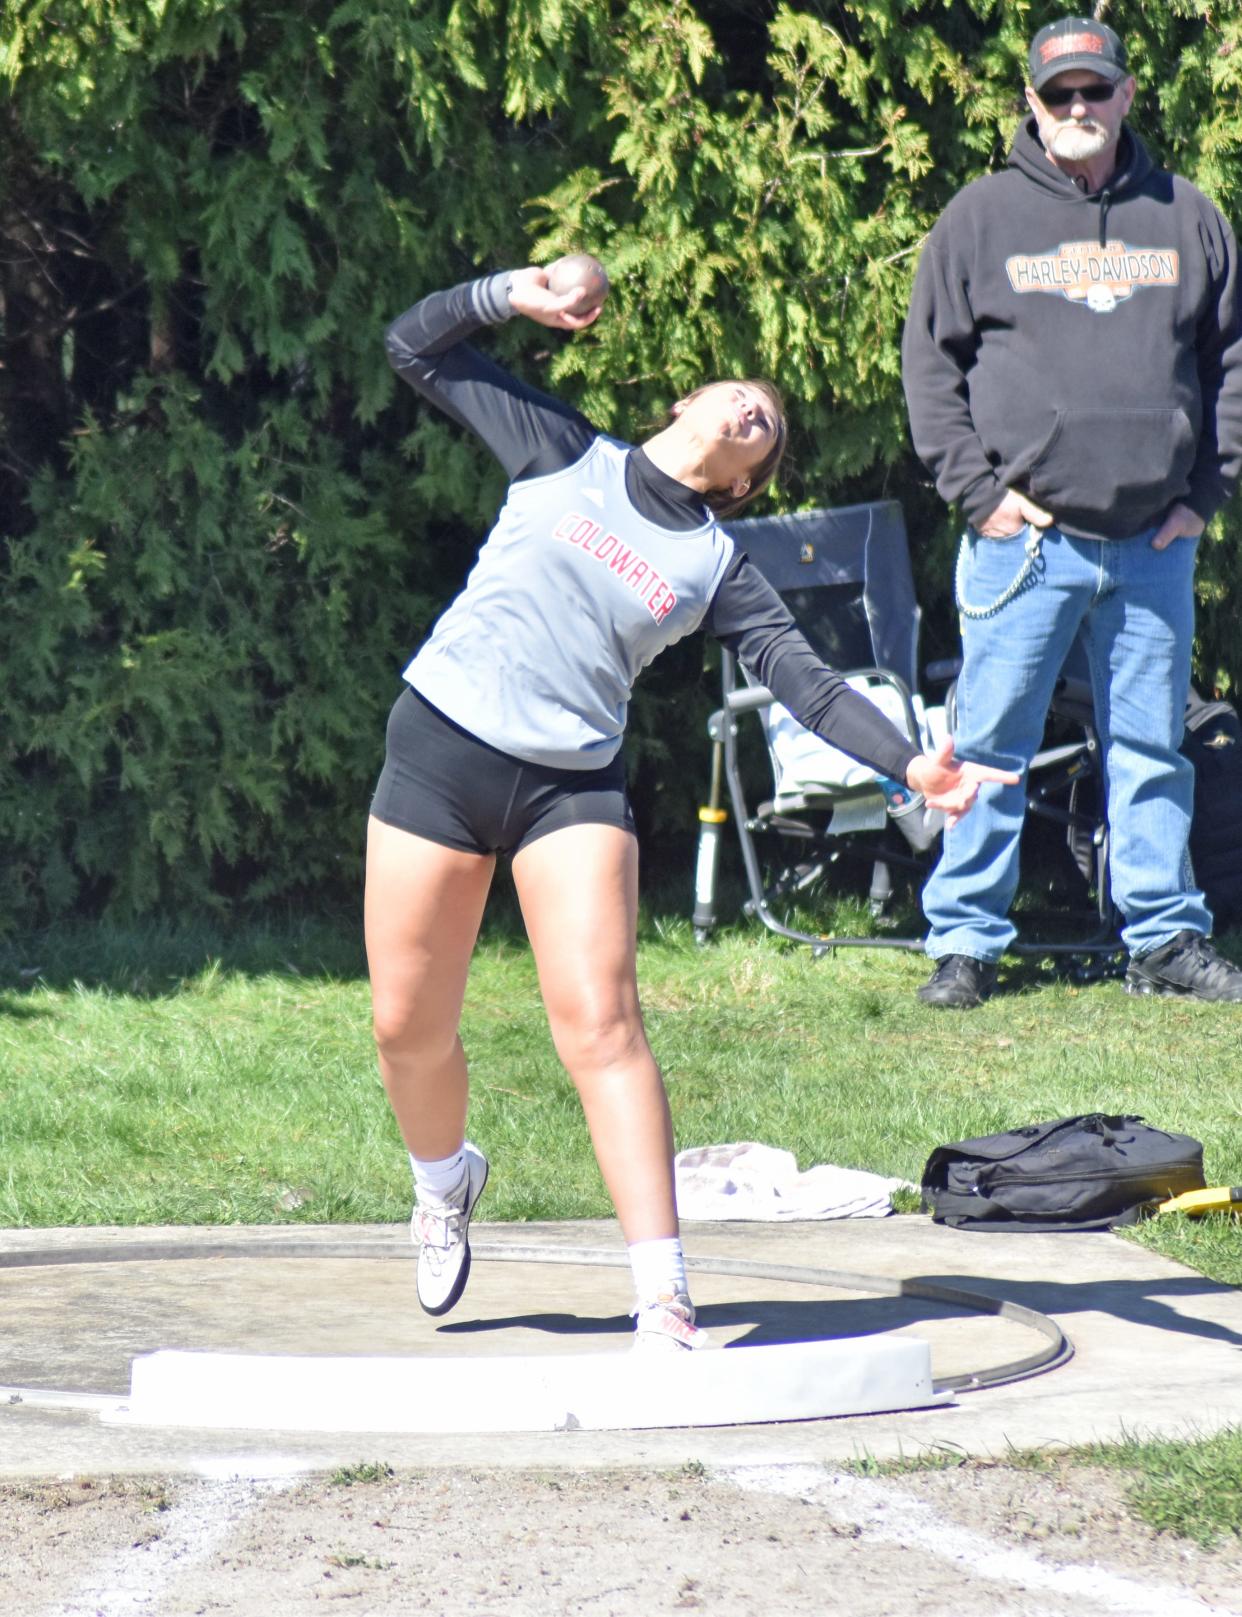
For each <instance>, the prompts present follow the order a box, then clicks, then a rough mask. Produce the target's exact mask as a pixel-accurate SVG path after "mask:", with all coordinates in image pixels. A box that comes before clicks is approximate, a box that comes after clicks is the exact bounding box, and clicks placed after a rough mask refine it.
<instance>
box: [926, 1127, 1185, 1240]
mask: <svg viewBox="0 0 1242 1617" xmlns="http://www.w3.org/2000/svg"><path fill="white" fill-rule="evenodd" d="M1203 1187H1204V1179H1203V1146H1202V1145H1201V1144H1200V1142H1199V1141H1198V1140H1192V1139H1191V1138H1190V1136H1189V1135H1186V1134H1167V1133H1166V1132H1165V1131H1164V1130H1163V1129H1153V1128H1148V1126H1147V1124H1146V1123H1144V1122H1143V1119H1142V1118H1141V1117H1108V1116H1106V1115H1105V1114H1104V1113H1102V1112H1089V1113H1087V1114H1085V1115H1084V1116H1082V1117H1061V1118H1057V1119H1056V1120H1055V1121H1054V1122H1052V1123H1032V1124H1031V1125H1030V1126H1029V1127H1027V1128H1020V1129H1010V1130H1009V1131H1008V1132H1007V1133H1005V1134H988V1135H985V1136H984V1137H983V1138H982V1139H978V1140H960V1141H959V1142H958V1143H957V1144H956V1145H940V1146H937V1147H936V1149H935V1150H934V1151H933V1152H932V1154H931V1156H930V1157H928V1159H927V1165H926V1167H925V1168H924V1169H923V1186H922V1189H923V1211H924V1212H925V1213H926V1212H930V1213H931V1215H932V1217H933V1219H934V1220H935V1221H936V1223H937V1224H949V1225H952V1226H953V1227H954V1228H955V1229H963V1230H1011V1231H1020V1230H1030V1231H1034V1230H1044V1231H1051V1230H1105V1229H1111V1228H1112V1227H1113V1226H1114V1225H1117V1224H1134V1223H1136V1222H1137V1220H1138V1216H1139V1213H1140V1212H1141V1211H1142V1210H1143V1208H1145V1207H1150V1206H1152V1205H1154V1204H1155V1203H1157V1202H1162V1201H1166V1200H1168V1198H1169V1197H1171V1196H1179V1195H1180V1194H1181V1193H1182V1191H1184V1190H1201V1189H1202V1188H1203Z"/></svg>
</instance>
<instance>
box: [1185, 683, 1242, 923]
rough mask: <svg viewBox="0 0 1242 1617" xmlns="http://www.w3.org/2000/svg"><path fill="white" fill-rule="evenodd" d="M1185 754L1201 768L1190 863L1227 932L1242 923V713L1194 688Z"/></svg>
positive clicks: (1197, 777)
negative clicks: (1240, 720)
mask: <svg viewBox="0 0 1242 1617" xmlns="http://www.w3.org/2000/svg"><path fill="white" fill-rule="evenodd" d="M1181 752H1182V756H1183V758H1188V759H1189V760H1190V762H1191V763H1192V764H1193V765H1194V770H1195V809H1194V818H1193V819H1192V821H1191V822H1190V862H1191V864H1192V865H1193V866H1194V869H1195V880H1196V882H1197V883H1198V884H1199V886H1200V887H1201V888H1202V889H1203V896H1204V898H1206V899H1207V906H1208V909H1210V910H1211V912H1212V918H1213V920H1214V921H1215V922H1216V928H1217V930H1218V931H1221V932H1223V931H1224V930H1225V928H1226V927H1228V926H1231V925H1233V924H1235V923H1236V922H1238V921H1239V920H1242V723H1240V722H1239V720H1238V715H1237V712H1236V710H1235V709H1234V708H1233V707H1231V706H1230V704H1229V703H1228V702H1212V701H1209V700H1208V699H1207V697H1205V696H1200V695H1199V693H1198V691H1196V690H1193V689H1192V691H1191V693H1190V700H1189V701H1188V702H1187V703H1186V734H1185V737H1184V738H1183V741H1182V747H1181Z"/></svg>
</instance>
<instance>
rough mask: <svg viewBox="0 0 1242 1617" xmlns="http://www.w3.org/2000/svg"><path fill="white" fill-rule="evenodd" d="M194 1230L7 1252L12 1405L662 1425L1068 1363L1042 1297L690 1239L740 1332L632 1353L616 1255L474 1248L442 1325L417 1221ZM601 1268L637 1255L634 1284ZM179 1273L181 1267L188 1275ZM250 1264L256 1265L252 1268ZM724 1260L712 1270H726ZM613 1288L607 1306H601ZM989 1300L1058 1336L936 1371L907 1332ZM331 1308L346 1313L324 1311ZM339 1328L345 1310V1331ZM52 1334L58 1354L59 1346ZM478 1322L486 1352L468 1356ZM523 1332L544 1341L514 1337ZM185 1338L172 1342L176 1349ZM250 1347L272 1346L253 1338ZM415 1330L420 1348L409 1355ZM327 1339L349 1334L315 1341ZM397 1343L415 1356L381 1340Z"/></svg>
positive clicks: (720, 1313)
mask: <svg viewBox="0 0 1242 1617" xmlns="http://www.w3.org/2000/svg"><path fill="white" fill-rule="evenodd" d="M63 1233H65V1234H67V1233H68V1232H63ZM179 1233H180V1234H184V1232H172V1231H168V1232H161V1235H160V1238H159V1239H150V1240H145V1241H142V1240H140V1241H133V1240H130V1241H126V1240H118V1239H115V1238H114V1239H112V1240H111V1241H110V1242H107V1243H102V1242H101V1241H99V1240H98V1239H96V1240H90V1241H84V1242H82V1243H81V1244H62V1245H60V1246H58V1247H56V1248H54V1249H53V1248H51V1247H41V1248H40V1247H35V1248H34V1249H31V1250H25V1251H23V1250H17V1249H14V1250H9V1251H7V1252H0V1296H2V1297H3V1301H4V1305H5V1315H6V1336H7V1341H6V1355H5V1356H6V1359H7V1361H8V1367H9V1368H8V1373H6V1374H5V1376H4V1379H5V1381H6V1382H9V1383H10V1385H8V1386H6V1387H3V1388H0V1399H7V1400H9V1401H14V1402H16V1401H20V1402H22V1403H27V1404H33V1405H35V1406H38V1405H40V1404H42V1405H45V1406H49V1407H50V1406H56V1407H70V1408H77V1409H79V1410H82V1409H86V1410H91V1411H93V1412H94V1413H96V1414H98V1415H99V1416H100V1417H101V1418H102V1419H104V1420H105V1421H107V1422H110V1423H133V1424H139V1425H152V1426H177V1427H184V1428H198V1427H220V1428H230V1429H251V1430H276V1429H280V1430H288V1431H319V1432H347V1431H371V1432H452V1431H474V1432H480V1431H553V1430H615V1429H619V1428H634V1429H642V1428H647V1429H650V1428H651V1427H659V1426H693V1425H704V1426H708V1425H734V1424H748V1423H766V1422H769V1421H783V1420H805V1419H819V1418H824V1417H826V1416H833V1415H849V1414H864V1413H879V1412H882V1411H892V1410H897V1409H913V1408H926V1407H929V1406H932V1405H935V1404H939V1403H942V1402H944V1401H945V1400H946V1399H948V1398H950V1397H951V1396H952V1395H953V1394H955V1393H959V1392H963V1391H968V1390H974V1389H978V1388H982V1387H988V1386H999V1385H1003V1384H1004V1383H1006V1382H1010V1381H1014V1380H1018V1379H1021V1378H1024V1377H1027V1376H1031V1375H1036V1374H1039V1373H1042V1372H1044V1371H1047V1370H1051V1369H1054V1368H1056V1367H1057V1366H1058V1365H1060V1364H1064V1363H1065V1362H1066V1361H1067V1360H1068V1358H1069V1357H1070V1356H1071V1353H1072V1348H1071V1347H1070V1345H1069V1343H1068V1341H1067V1340H1066V1338H1065V1337H1064V1335H1063V1333H1062V1332H1061V1330H1060V1328H1059V1327H1058V1326H1057V1325H1056V1324H1055V1323H1054V1322H1053V1321H1052V1320H1050V1319H1049V1318H1048V1317H1047V1316H1046V1315H1043V1314H1039V1313H1037V1312H1036V1311H1035V1310H1033V1309H1028V1308H1024V1307H1021V1306H1020V1305H1017V1304H1013V1303H1008V1302H1004V1301H1000V1300H997V1299H994V1298H991V1297H988V1296H986V1295H983V1294H980V1293H977V1292H972V1291H968V1290H963V1289H959V1288H956V1287H949V1286H942V1285H939V1284H933V1283H930V1282H925V1281H910V1280H892V1279H886V1278H882V1277H875V1276H868V1275H859V1274H854V1273H850V1272H847V1271H842V1270H836V1269H824V1268H803V1267H794V1266H790V1265H784V1264H767V1263H754V1262H749V1261H742V1260H735V1259H728V1258H719V1257H715V1258H712V1257H696V1258H691V1259H690V1260H689V1263H688V1266H689V1268H690V1269H691V1270H692V1272H693V1273H694V1274H695V1275H696V1288H695V1289H696V1300H699V1302H700V1317H701V1319H702V1320H703V1322H704V1323H705V1324H706V1325H707V1326H708V1328H709V1330H711V1331H712V1334H713V1336H718V1337H719V1338H720V1339H721V1340H725V1339H726V1338H728V1337H729V1336H730V1333H735V1334H734V1336H733V1340H731V1341H729V1343H728V1345H729V1349H730V1350H729V1351H727V1352H723V1353H717V1352H706V1353H695V1354H673V1355H665V1354H660V1355H658V1356H655V1355H646V1354H637V1353H632V1352H630V1351H629V1342H630V1332H631V1329H632V1327H631V1323H630V1321H629V1319H628V1317H627V1316H626V1314H625V1307H626V1306H627V1301H626V1293H627V1287H628V1261H627V1259H626V1257H625V1254H624V1253H623V1252H617V1251H614V1250H599V1249H594V1248H587V1247H566V1246H557V1245H534V1244H515V1243H513V1242H504V1243H491V1242H487V1241H478V1242H474V1243H472V1247H473V1254H474V1259H475V1261H476V1262H477V1263H478V1264H480V1265H481V1266H482V1268H481V1272H480V1273H479V1274H478V1275H477V1276H476V1277H475V1278H474V1279H472V1283H471V1292H470V1293H469V1294H468V1298H469V1300H468V1302H466V1303H464V1304H463V1305H462V1307H461V1308H459V1310H458V1311H457V1313H456V1314H455V1315H454V1317H453V1318H452V1319H451V1320H447V1321H440V1320H437V1321H429V1320H427V1318H426V1316H422V1315H421V1314H419V1313H418V1311H417V1309H416V1307H414V1309H413V1313H412V1315H411V1314H410V1312H409V1309H410V1306H411V1304H412V1298H411V1297H410V1293H411V1292H412V1286H411V1285H410V1283H409V1277H408V1273H407V1274H406V1275H399V1273H398V1272H397V1271H394V1270H393V1269H392V1268H391V1265H392V1263H393V1262H394V1260H396V1261H397V1262H401V1263H404V1264H405V1266H406V1268H407V1270H408V1265H409V1261H410V1247H409V1245H408V1242H407V1241H406V1240H405V1238H404V1232H403V1231H402V1232H401V1238H400V1240H397V1239H392V1238H391V1237H389V1239H387V1240H385V1241H383V1242H382V1243H381V1242H378V1241H350V1240H338V1239H330V1238H329V1239H322V1238H321V1239H319V1240H314V1241H299V1240H298V1239H296V1238H287V1237H285V1236H284V1235H283V1233H282V1234H281V1236H279V1237H269V1238H264V1236H262V1235H259V1234H255V1233H254V1232H248V1239H245V1240H244V1241H241V1242H238V1241H237V1240H236V1239H234V1238H227V1239H222V1238H219V1237H217V1238H215V1239H213V1238H212V1236H211V1234H209V1233H208V1232H205V1231H201V1232H200V1231H196V1232H195V1234H194V1237H193V1238H183V1239H177V1238H176V1237H177V1234H179ZM308 1260H317V1261H315V1262H313V1263H311V1262H308ZM346 1265H347V1266H348V1267H345V1266H346ZM545 1265H557V1266H561V1273H560V1275H558V1279H557V1282H555V1283H553V1284H552V1285H550V1286H549V1287H548V1292H549V1293H550V1295H551V1296H552V1298H553V1299H554V1300H555V1301H557V1302H560V1303H562V1304H565V1305H566V1306H565V1307H564V1309H563V1311H557V1312H541V1311H540V1310H539V1304H540V1300H541V1297H542V1296H543V1293H542V1292H541V1289H540V1287H539V1286H538V1285H536V1284H532V1283H531V1282H530V1279H529V1276H528V1275H527V1274H526V1273H525V1272H524V1271H523V1269H522V1268H521V1266H528V1267H529V1266H545ZM493 1266H494V1267H493ZM513 1266H519V1267H518V1269H517V1270H516V1272H515V1271H514V1269H513ZM601 1270H602V1271H605V1274H603V1275H600V1274H594V1275H591V1278H590V1279H589V1282H588V1283H587V1284H586V1285H585V1287H584V1284H583V1278H582V1277H583V1272H584V1271H585V1272H586V1273H587V1274H590V1272H591V1271H601ZM4 1271H8V1273H7V1274H6V1273H4ZM607 1271H621V1272H622V1275H621V1280H620V1283H619V1284H614V1283H612V1282H611V1280H610V1278H609V1277H608V1276H607ZM299 1272H300V1283H297V1282H298V1278H299ZM571 1275H572V1276H575V1277H576V1278H575V1279H573V1280H572V1281H571V1280H570V1278H569V1277H570V1276H571ZM174 1276H179V1277H180V1280H181V1282H182V1283H173V1278H172V1277H174ZM247 1276H249V1277H250V1279H251V1280H252V1282H255V1283H252V1284H249V1285H247V1284H244V1283H239V1282H243V1281H244V1280H245V1277H247ZM697 1277H703V1281H704V1282H706V1283H705V1284H701V1283H700V1280H699V1279H698V1278H697ZM711 1277H719V1279H716V1280H715V1281H714V1284H713V1283H712V1278H711ZM726 1277H727V1279H728V1280H729V1282H730V1284H729V1285H727V1286H725V1285H722V1284H721V1282H722V1281H723V1280H724V1279H725V1278H726ZM390 1278H391V1279H392V1280H393V1281H395V1282H396V1286H394V1285H390V1284H389V1280H390ZM32 1280H35V1285H34V1287H33V1288H32V1287H31V1281H32ZM739 1281H748V1282H751V1284H750V1286H749V1287H747V1286H745V1285H742V1286H739V1285H738V1282H739ZM755 1282H760V1283H761V1284H760V1285H758V1286H756V1285H755V1284H754V1283H755ZM397 1287H399V1288H400V1289H397ZM806 1288H814V1289H816V1290H819V1291H824V1290H828V1291H833V1292H840V1293H844V1294H845V1300H844V1301H831V1302H830V1301H825V1300H822V1299H820V1300H815V1301H812V1302H810V1303H807V1302H806V1301H801V1302H799V1301H797V1300H796V1299H797V1298H798V1297H799V1294H804V1293H805V1290H806ZM748 1291H749V1292H750V1293H752V1295H751V1296H749V1297H748V1296H747V1295H746V1293H747V1292H748ZM32 1293H33V1294H32ZM755 1293H758V1295H757V1296H755V1295H753V1294H755ZM614 1294H615V1301H616V1303H617V1304H618V1305H619V1306H618V1307H617V1308H616V1311H615V1312H613V1313H609V1314H606V1315H603V1316H600V1315H598V1313H595V1314H593V1313H592V1309H593V1308H594V1309H598V1306H599V1303H600V1301H601V1299H602V1300H603V1301H605V1302H608V1301H610V1300H614ZM714 1297H720V1299H721V1300H719V1301H714V1300H713V1298H714ZM325 1298H327V1304H326V1305H325ZM394 1298H395V1299H396V1301H395V1302H394V1300H393V1299H394ZM876 1298H880V1299H884V1300H885V1302H884V1304H883V1305H877V1304H876V1303H875V1302H874V1299H876ZM869 1300H870V1301H869ZM23 1304H24V1306H23ZM472 1305H473V1306H472ZM877 1306H879V1307H880V1308H881V1312H880V1313H879V1314H877V1313H876V1312H875V1310H876V1308H877ZM394 1308H395V1309H396V1316H397V1317H396V1318H395V1320H394V1317H393V1311H394ZM884 1309H887V1310H888V1319H887V1323H886V1321H885V1318H884V1312H883V1310H884ZM459 1316H460V1317H459ZM980 1316H989V1317H990V1318H991V1319H992V1321H994V1322H1004V1324H1005V1326H1006V1327H1007V1328H1014V1327H1016V1328H1018V1330H1019V1332H1020V1333H1021V1332H1023V1331H1025V1332H1028V1333H1029V1332H1034V1333H1035V1334H1036V1335H1037V1336H1038V1337H1040V1338H1042V1345H1041V1346H1040V1347H1039V1349H1038V1350H1037V1351H1036V1352H1034V1353H1027V1354H1025V1355H1023V1356H1021V1357H1019V1358H1016V1359H1014V1358H1008V1359H1005V1360H1003V1361H1002V1362H999V1363H995V1364H992V1365H990V1366H985V1367H983V1368H981V1369H963V1370H960V1371H958V1372H957V1373H954V1374H950V1375H940V1376H938V1377H935V1378H933V1376H932V1370H931V1349H930V1347H929V1344H928V1342H927V1341H926V1340H924V1339H923V1338H922V1337H919V1336H910V1335H901V1334H897V1332H898V1331H899V1330H906V1331H908V1330H911V1329H918V1328H921V1327H922V1328H926V1327H928V1326H931V1325H934V1324H935V1321H936V1320H937V1318H939V1319H940V1320H943V1319H945V1318H946V1317H949V1318H957V1319H961V1318H963V1317H965V1318H970V1319H973V1320H976V1321H977V1320H978V1318H979V1317H980ZM317 1320H326V1321H330V1322H331V1324H332V1327H333V1328H332V1329H327V1328H326V1327H318V1326H316V1321H317ZM66 1322H70V1323H71V1329H70V1330H69V1332H68V1336H67V1339H66V1337H65V1324H66ZM342 1322H343V1323H344V1324H345V1325H347V1326H348V1327H349V1329H348V1331H347V1332H346V1333H345V1336H344V1337H342V1335H341V1326H342ZM739 1326H740V1327H741V1330H742V1334H741V1335H740V1336H739V1335H737V1334H736V1333H737V1331H738V1328H739ZM841 1326H844V1327H845V1328H844V1330H842V1329H841V1328H840V1327H841ZM894 1327H896V1329H894ZM420 1332H421V1334H420ZM58 1334H59V1336H60V1338H61V1351H60V1356H59V1360H58V1359H57V1353H56V1352H55V1351H52V1352H49V1346H50V1345H51V1342H52V1341H55V1339H56V1338H57V1336H58ZM463 1338H464V1339H465V1341H466V1342H467V1343H468V1344H469V1345H470V1347H471V1348H472V1350H473V1351H471V1352H469V1353H465V1354H460V1355H454V1353H453V1352H452V1349H453V1348H454V1347H457V1346H458V1345H459V1344H460V1343H461V1340H462V1339H463ZM513 1340H518V1341H520V1342H521V1343H522V1344H523V1345H530V1344H533V1345H534V1346H536V1347H537V1348H538V1349H539V1351H537V1352H535V1353H518V1354H514V1353H512V1352H507V1351H504V1350H503V1348H504V1345H505V1344H507V1343H508V1342H510V1341H513ZM169 1341H172V1342H174V1343H178V1344H179V1345H178V1346H174V1347H172V1348H168V1347H166V1346H164V1345H162V1344H164V1343H167V1342H169ZM221 1341H223V1343H225V1344H227V1350H225V1351H203V1344H204V1343H207V1344H212V1343H213V1342H215V1343H219V1342H221ZM248 1341H249V1342H251V1343H254V1344H259V1345H261V1348H262V1350H261V1351H257V1352H246V1351H238V1344H239V1343H240V1344H245V1343H247V1342H248ZM411 1341H413V1342H414V1344H415V1345H416V1346H417V1347H418V1348H419V1349H420V1350H421V1349H423V1348H425V1349H426V1351H425V1352H424V1351H418V1352H416V1353H411V1352H410V1351H409V1348H410V1346H411ZM156 1343H158V1344H161V1345H160V1346H159V1347H158V1349H157V1350H156V1351H149V1350H150V1349H151V1347H152V1346H153V1345H154V1344H156ZM498 1344H499V1345H500V1349H499V1350H497V1345H498ZM325 1345H328V1346H332V1345H345V1346H350V1347H353V1348H354V1349H355V1351H352V1352H346V1353H341V1352H333V1353H323V1352H322V1351H319V1349H320V1348H322V1347H323V1346H325ZM567 1346H568V1348H569V1349H571V1350H572V1351H566V1347H567ZM391 1347H400V1348H404V1349H405V1351H404V1352H386V1351H384V1349H385V1348H391ZM359 1348H361V1350H362V1351H357V1349H359ZM583 1349H586V1351H582V1350H583ZM75 1352H76V1358H75V1356H74V1355H75ZM959 1358H960V1354H959ZM36 1365H37V1366H38V1367H39V1368H40V1369H42V1371H43V1375H44V1376H46V1375H47V1374H48V1373H49V1370H50V1371H51V1372H52V1373H53V1374H56V1373H57V1370H58V1369H59V1371H60V1373H59V1375H58V1379H60V1380H62V1381H68V1382H70V1383H71V1385H70V1387H69V1388H67V1389H65V1390H55V1389H51V1388H48V1387H47V1386H46V1385H45V1386H44V1387H42V1388H40V1387H37V1386H33V1385H30V1384H29V1383H30V1382H31V1381H32V1380H33V1379H34V1378H33V1376H32V1375H31V1372H32V1371H33V1370H34V1369H35V1367H36ZM75 1365H76V1371H75V1368H74V1366H75ZM88 1365H89V1367H90V1368H89V1373H84V1369H85V1367H86V1366H88ZM122 1365H124V1366H125V1367H126V1368H128V1370H129V1375H130V1387H129V1392H128V1394H126V1393H125V1392H124V1391H122V1390H121V1389H120V1387H118V1385H117V1382H118V1381H120V1380H121V1379H122V1378H123V1371H122ZM484 1365H486V1374H482V1373H481V1371H482V1368H483V1366H484ZM66 1372H67V1373H66ZM118 1372H120V1373H118ZM432 1372H434V1373H432ZM40 1379H42V1377H41V1378H40ZM74 1382H76V1383H77V1385H76V1386H73V1385H72V1383H74Z"/></svg>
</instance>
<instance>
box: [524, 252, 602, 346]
mask: <svg viewBox="0 0 1242 1617" xmlns="http://www.w3.org/2000/svg"><path fill="white" fill-rule="evenodd" d="M580 296H581V293H580V292H579V291H578V289H577V288H575V289H574V290H572V291H569V292H561V293H556V292H551V291H549V290H548V272H547V271H546V270H543V269H540V268H539V266H538V265H537V264H531V265H529V266H528V267H527V268H526V269H520V270H514V272H513V276H512V279H511V280H510V283H509V307H510V308H511V309H512V310H513V312H514V313H515V314H524V315H525V316H526V318H527V319H528V320H537V321H538V322H539V324H540V325H541V326H553V327H555V328H556V329H557V330H558V331H581V330H583V328H584V327H586V326H589V325H591V324H592V323H593V322H594V321H596V320H598V319H599V311H600V308H601V307H602V305H596V307H595V308H594V309H588V310H587V312H586V313H585V314H574V312H573V306H574V304H575V303H577V302H578V300H579V298H580Z"/></svg>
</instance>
